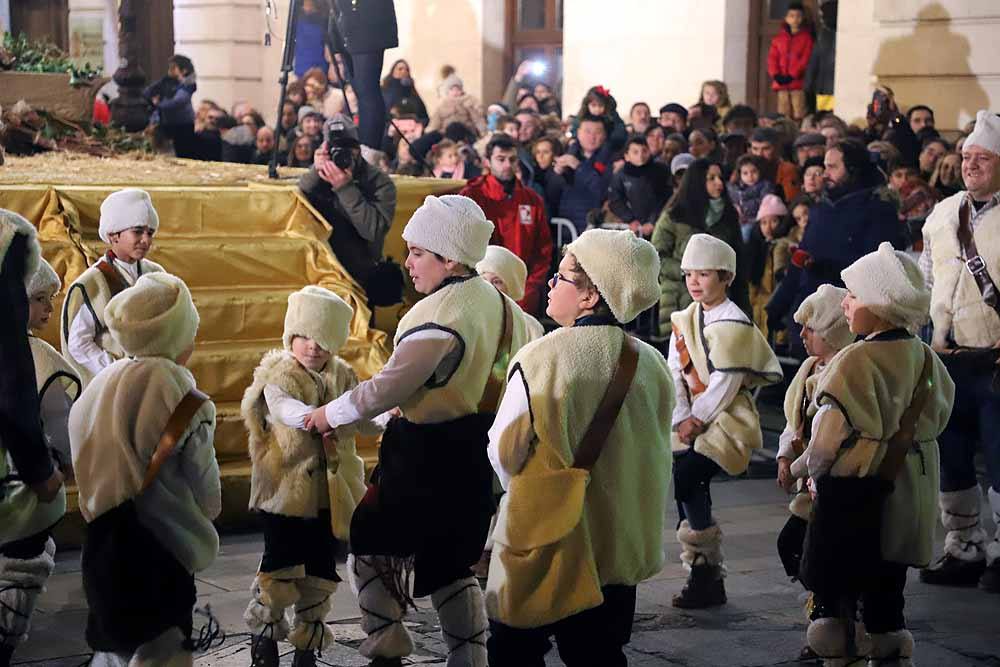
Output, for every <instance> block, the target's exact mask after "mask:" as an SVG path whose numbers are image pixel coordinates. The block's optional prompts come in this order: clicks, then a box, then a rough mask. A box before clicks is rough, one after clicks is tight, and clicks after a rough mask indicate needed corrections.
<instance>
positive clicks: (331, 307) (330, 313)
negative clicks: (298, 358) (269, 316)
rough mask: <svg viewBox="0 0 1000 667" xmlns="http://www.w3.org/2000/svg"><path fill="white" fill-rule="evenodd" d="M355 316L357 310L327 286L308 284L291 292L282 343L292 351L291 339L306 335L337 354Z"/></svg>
mask: <svg viewBox="0 0 1000 667" xmlns="http://www.w3.org/2000/svg"><path fill="white" fill-rule="evenodd" d="M353 317H354V309H353V308H351V307H350V306H349V305H348V304H347V302H346V301H344V300H343V299H341V298H340V297H339V296H337V295H336V294H334V293H333V292H331V291H330V290H328V289H326V288H324V287H319V286H317V285H306V286H305V287H303V288H302V289H300V290H299V291H298V292H292V293H291V294H289V295H288V310H286V311H285V332H284V334H282V336H281V342H282V344H283V345H284V346H285V349H286V350H291V349H292V339H293V338H294V337H295V336H304V337H305V338H312V339H313V340H314V341H316V342H317V343H319V345H320V347H322V348H323V349H324V350H326V351H327V352H329V353H331V354H334V353H336V352H337V350H339V349H340V348H342V347H343V346H344V343H346V342H347V338H348V336H350V334H351V319H352V318H353Z"/></svg>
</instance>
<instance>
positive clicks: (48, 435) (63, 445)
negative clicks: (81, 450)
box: [39, 381, 73, 466]
mask: <svg viewBox="0 0 1000 667" xmlns="http://www.w3.org/2000/svg"><path fill="white" fill-rule="evenodd" d="M71 407H73V401H71V400H70V398H69V395H68V394H66V390H65V389H64V388H63V386H62V384H61V383H60V382H58V381H56V382H53V383H52V384H50V385H49V388H48V389H47V390H46V391H45V393H44V394H42V399H41V401H40V403H39V412H40V414H41V418H42V425H43V427H44V431H45V439H46V440H47V441H48V443H49V447H51V448H52V449H54V450H56V452H58V454H59V463H60V464H62V465H64V466H69V465H71V464H72V460H73V456H72V453H71V452H70V447H69V410H70V408H71Z"/></svg>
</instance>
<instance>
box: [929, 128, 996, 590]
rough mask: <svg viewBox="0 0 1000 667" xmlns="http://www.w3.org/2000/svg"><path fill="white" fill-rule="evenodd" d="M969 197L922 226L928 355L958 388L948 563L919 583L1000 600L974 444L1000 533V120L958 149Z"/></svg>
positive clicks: (948, 438)
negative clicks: (936, 357)
mask: <svg viewBox="0 0 1000 667" xmlns="http://www.w3.org/2000/svg"><path fill="white" fill-rule="evenodd" d="M962 178H963V180H964V181H965V186H966V190H965V191H962V192H958V193H957V194H955V195H952V196H951V197H949V198H947V199H945V200H944V201H942V202H940V203H939V204H938V205H937V206H936V207H935V208H934V211H933V212H932V213H931V214H930V216H929V217H928V218H927V222H926V224H925V225H924V231H923V235H924V250H923V254H922V255H921V256H920V269H921V271H922V272H923V274H924V277H925V280H926V282H927V285H928V287H930V288H931V313H930V314H931V320H932V323H933V325H934V338H933V341H932V347H933V348H934V349H935V350H936V351H937V352H938V354H940V355H941V359H942V360H943V361H944V362H945V365H946V366H947V367H948V371H949V373H950V374H951V377H952V379H953V380H954V381H955V407H954V410H953V412H952V414H951V419H950V420H949V422H948V426H947V428H946V429H945V432H944V433H942V434H941V437H940V439H939V442H940V446H941V495H940V498H939V503H940V507H941V522H942V523H943V524H944V527H945V528H946V529H947V531H948V532H947V536H946V538H945V547H944V555H942V556H941V558H940V559H939V560H938V561H937V562H935V563H934V564H933V565H932V566H931V567H929V568H927V569H925V570H923V571H921V573H920V579H921V581H923V582H925V583H928V584H939V585H945V586H975V585H977V584H978V585H979V586H980V587H981V588H983V589H984V590H986V591H989V592H992V593H1000V541H998V538H1000V528H998V529H997V532H996V534H995V535H994V536H993V538H992V539H990V537H989V536H988V535H987V534H986V532H985V531H984V530H983V528H982V524H981V522H980V516H979V515H980V506H981V496H980V489H979V484H978V482H977V480H976V467H975V463H974V457H975V452H976V443H977V442H978V443H979V444H980V445H981V447H982V450H983V455H984V458H985V459H986V470H987V478H988V479H989V490H988V496H989V505H990V507H991V509H992V511H993V517H994V521H995V523H997V524H998V525H1000V521H998V519H1000V428H998V427H1000V382H998V380H1000V373H998V368H1000V367H998V356H1000V293H998V290H997V285H998V284H1000V117H997V115H996V114H993V113H991V112H989V111H985V110H984V111H980V112H979V113H978V114H977V115H976V127H975V131H973V133H972V134H971V135H970V136H969V138H968V139H966V141H965V145H964V147H963V149H962Z"/></svg>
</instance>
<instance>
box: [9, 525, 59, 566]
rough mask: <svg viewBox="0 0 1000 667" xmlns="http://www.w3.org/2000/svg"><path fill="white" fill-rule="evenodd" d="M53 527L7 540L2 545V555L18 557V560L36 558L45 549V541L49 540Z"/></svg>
mask: <svg viewBox="0 0 1000 667" xmlns="http://www.w3.org/2000/svg"><path fill="white" fill-rule="evenodd" d="M51 534H52V529H51V528H47V529H45V530H43V531H42V532H40V533H35V534H34V535H30V536H28V537H25V538H24V539H21V540H15V541H13V542H7V543H5V544H2V545H0V556H5V557H7V558H16V559H18V560H28V559H29V558H36V557H38V556H40V555H41V554H42V552H43V551H45V543H46V542H48V541H49V535H51Z"/></svg>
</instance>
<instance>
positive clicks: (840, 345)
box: [794, 285, 856, 350]
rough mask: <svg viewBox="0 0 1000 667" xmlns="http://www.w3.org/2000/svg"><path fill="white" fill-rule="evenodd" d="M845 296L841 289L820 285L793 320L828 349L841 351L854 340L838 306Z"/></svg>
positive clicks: (845, 293) (845, 291) (841, 309)
mask: <svg viewBox="0 0 1000 667" xmlns="http://www.w3.org/2000/svg"><path fill="white" fill-rule="evenodd" d="M845 296H847V290H846V289H844V288H843V287H834V286H833V285H820V286H819V289H818V290H816V291H815V292H813V293H812V294H810V295H809V296H807V297H806V299H805V301H803V302H802V305H800V306H799V309H798V310H796V311H795V315H794V319H795V321H796V322H798V323H799V324H801V325H802V326H804V327H809V328H810V329H812V330H813V331H815V332H816V333H818V334H819V335H820V336H822V337H823V340H825V341H826V343H827V345H829V346H830V347H832V348H834V349H836V350H842V349H844V348H845V347H847V346H848V345H850V344H851V343H853V342H854V339H855V338H856V336H855V335H854V334H853V333H851V327H850V325H848V323H847V317H846V316H845V315H844V309H843V308H842V307H841V305H840V304H841V302H842V301H843V300H844V297H845Z"/></svg>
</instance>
